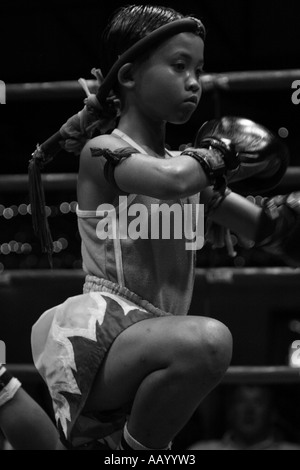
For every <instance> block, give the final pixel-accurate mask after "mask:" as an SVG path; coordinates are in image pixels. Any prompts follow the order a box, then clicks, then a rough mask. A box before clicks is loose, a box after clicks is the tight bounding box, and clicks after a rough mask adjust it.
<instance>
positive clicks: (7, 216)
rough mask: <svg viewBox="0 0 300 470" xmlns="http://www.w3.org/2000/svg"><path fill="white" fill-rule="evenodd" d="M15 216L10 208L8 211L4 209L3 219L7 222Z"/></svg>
mask: <svg viewBox="0 0 300 470" xmlns="http://www.w3.org/2000/svg"><path fill="white" fill-rule="evenodd" d="M13 216H14V213H13V210H12V209H11V208H10V207H7V208H6V209H4V211H3V217H4V218H5V219H7V220H8V219H11V218H12V217H13Z"/></svg>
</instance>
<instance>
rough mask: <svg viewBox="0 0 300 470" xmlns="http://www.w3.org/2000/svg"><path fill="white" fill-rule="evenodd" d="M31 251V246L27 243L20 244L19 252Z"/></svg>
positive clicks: (25, 253)
mask: <svg viewBox="0 0 300 470" xmlns="http://www.w3.org/2000/svg"><path fill="white" fill-rule="evenodd" d="M31 251H32V246H31V245H30V244H29V243H23V244H22V245H21V253H23V254H24V255H27V254H28V253H31Z"/></svg>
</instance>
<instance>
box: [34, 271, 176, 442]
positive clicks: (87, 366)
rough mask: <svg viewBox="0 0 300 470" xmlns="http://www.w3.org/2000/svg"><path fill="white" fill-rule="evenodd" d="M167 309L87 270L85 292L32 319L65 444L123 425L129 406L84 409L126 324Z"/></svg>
mask: <svg viewBox="0 0 300 470" xmlns="http://www.w3.org/2000/svg"><path fill="white" fill-rule="evenodd" d="M168 315H170V313H167V312H164V311H162V310H160V309H158V308H156V307H154V306H153V305H152V304H150V303H149V302H147V301H146V300H143V299H141V298H140V297H139V296H137V295H136V294H134V293H133V292H130V291H129V290H128V289H127V288H125V287H120V286H118V285H116V284H114V283H112V282H110V281H108V280H106V279H99V278H97V277H94V276H90V275H88V276H87V277H86V282H85V284H84V289H83V294H81V295H77V296H75V297H70V298H68V299H67V300H66V301H65V302H64V303H62V304H60V305H57V306H55V307H53V308H51V309H50V310H47V311H46V312H45V313H44V314H43V315H42V316H41V317H40V318H39V320H38V321H37V322H36V323H35V324H34V326H33V328H32V336H31V342H32V354H33V360H34V364H35V366H36V368H37V369H38V371H39V373H40V374H41V376H42V377H43V379H44V380H45V382H46V384H47V386H48V389H49V392H50V395H51V398H52V402H53V409H54V414H55V419H56V422H57V426H58V428H59V430H60V433H61V437H62V441H63V442H64V443H65V445H66V446H67V447H70V448H89V447H90V446H91V445H93V444H92V443H93V442H95V441H98V440H99V439H101V438H107V439H109V436H110V435H112V436H113V435H114V433H116V431H118V430H120V429H122V428H123V426H124V423H125V420H126V413H127V411H126V410H111V411H109V412H108V411H107V412H105V413H99V412H97V413H89V414H87V413H85V414H83V408H84V405H85V403H86V400H87V397H88V395H89V392H90V390H91V387H92V384H93V381H94V379H95V376H96V374H97V372H98V370H99V367H100V365H101V363H102V361H103V358H104V356H105V354H106V352H107V351H108V349H109V348H110V346H111V344H112V342H113V341H114V340H115V338H116V337H117V336H118V335H119V334H120V333H121V332H122V331H123V330H125V329H126V328H128V327H129V326H131V325H133V324H134V323H137V322H139V321H141V320H145V319H148V318H153V317H161V316H168ZM112 447H113V446H112Z"/></svg>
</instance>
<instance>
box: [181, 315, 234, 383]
mask: <svg viewBox="0 0 300 470" xmlns="http://www.w3.org/2000/svg"><path fill="white" fill-rule="evenodd" d="M182 335H183V336H182V337H183V338H184V345H183V350H182V351H181V353H182V356H181V358H182V361H183V362H184V363H185V368H186V369H185V370H186V371H187V372H191V373H192V374H196V375H197V373H199V372H201V371H203V372H204V373H206V374H207V375H212V377H219V376H222V375H223V374H224V373H225V372H226V370H227V368H228V366H229V364H230V361H231V356H232V336H231V333H230V331H229V329H228V328H227V327H226V326H225V325H224V324H223V323H221V322H219V321H218V320H214V319H210V318H205V319H204V318H203V319H202V320H201V321H200V322H199V321H193V320H192V319H191V321H190V322H189V323H188V324H187V325H186V327H185V328H184V331H182Z"/></svg>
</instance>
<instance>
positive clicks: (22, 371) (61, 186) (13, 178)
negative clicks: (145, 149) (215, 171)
mask: <svg viewBox="0 0 300 470" xmlns="http://www.w3.org/2000/svg"><path fill="white" fill-rule="evenodd" d="M295 80H300V69H294V70H273V71H243V72H228V73H217V74H204V75H203V76H202V78H201V81H202V85H203V91H204V92H213V93H215V94H216V96H218V94H219V93H220V92H239V91H260V90H267V91H270V90H283V89H291V86H292V83H293V81H295ZM86 82H87V85H88V87H89V89H90V90H91V91H92V90H93V88H94V87H95V86H96V85H97V82H96V80H86ZM6 97H7V103H8V104H9V103H10V102H18V101H38V100H60V99H62V100H72V99H78V100H79V105H78V110H79V109H80V100H83V98H84V91H83V90H82V87H81V86H80V84H79V83H78V81H76V80H69V81H56V82H44V83H16V84H6ZM42 180H43V183H44V188H45V190H46V191H59V190H64V191H73V190H75V189H76V182H77V174H75V173H60V174H57V173H55V174H51V173H48V174H43V175H42ZM299 187H300V167H289V168H288V169H287V172H286V174H285V176H284V177H283V179H282V181H281V183H280V185H279V186H278V187H277V188H276V191H277V194H279V193H280V192H281V193H284V192H287V190H296V189H297V188H298V189H299ZM0 191H1V192H3V193H9V192H12V191H17V192H19V191H28V176H27V174H15V175H8V174H7V175H0ZM8 368H9V370H10V371H11V372H12V373H13V374H14V375H16V376H18V377H19V378H20V379H21V380H22V377H26V379H28V380H29V381H31V382H37V381H39V380H41V379H40V376H39V375H38V373H37V371H36V369H35V367H34V366H33V365H32V364H10V365H9V366H8ZM221 383H225V384H237V383H239V384H241V383H260V384H262V383H263V384H288V383H294V384H295V383H300V368H296V367H289V366H231V367H229V369H228V371H227V373H226V374H225V376H224V378H223V381H222V382H221Z"/></svg>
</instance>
